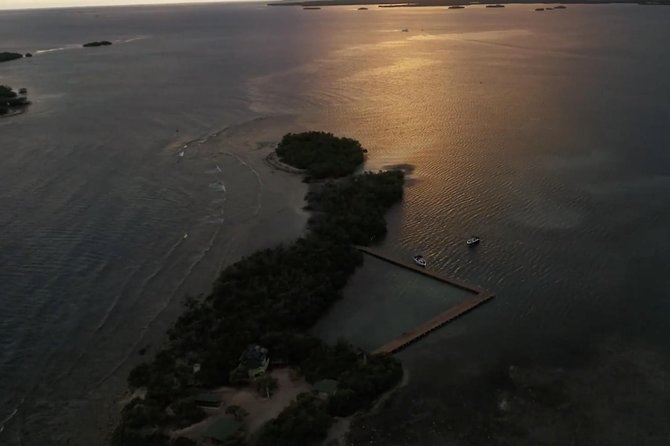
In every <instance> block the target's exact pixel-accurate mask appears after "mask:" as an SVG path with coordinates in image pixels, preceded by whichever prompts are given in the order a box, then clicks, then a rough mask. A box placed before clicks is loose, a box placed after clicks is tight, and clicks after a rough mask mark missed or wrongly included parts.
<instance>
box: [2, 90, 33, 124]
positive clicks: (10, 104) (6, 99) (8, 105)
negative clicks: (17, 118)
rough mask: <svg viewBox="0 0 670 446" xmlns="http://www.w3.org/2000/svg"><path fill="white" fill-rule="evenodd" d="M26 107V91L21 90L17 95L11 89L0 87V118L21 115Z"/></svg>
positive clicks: (28, 103)
mask: <svg viewBox="0 0 670 446" xmlns="http://www.w3.org/2000/svg"><path fill="white" fill-rule="evenodd" d="M28 105H30V101H28V90H26V89H25V88H21V89H20V90H19V92H18V93H17V92H15V91H14V89H12V87H8V86H6V85H0V117H3V116H13V115H16V114H20V113H23V111H25V108H26V107H27V106H28Z"/></svg>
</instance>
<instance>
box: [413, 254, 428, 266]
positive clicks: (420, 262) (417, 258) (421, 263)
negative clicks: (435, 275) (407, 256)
mask: <svg viewBox="0 0 670 446" xmlns="http://www.w3.org/2000/svg"><path fill="white" fill-rule="evenodd" d="M413 259H414V263H416V264H417V265H419V266H420V267H422V268H425V267H426V259H424V258H423V256H422V255H415V256H414V257H413Z"/></svg>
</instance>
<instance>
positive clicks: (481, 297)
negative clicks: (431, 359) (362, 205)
mask: <svg viewBox="0 0 670 446" xmlns="http://www.w3.org/2000/svg"><path fill="white" fill-rule="evenodd" d="M356 248H357V249H358V250H359V251H361V252H364V253H365V254H368V255H371V256H373V257H377V258H378V259H381V260H384V261H386V262H389V263H392V264H394V265H396V266H399V267H401V268H406V269H409V270H412V271H414V272H416V273H418V274H422V275H424V276H427V277H431V278H433V279H435V280H439V281H440V282H443V283H446V284H447V285H451V286H455V287H457V288H461V289H464V290H466V291H470V292H471V293H473V294H474V295H473V296H470V297H468V298H466V299H465V300H463V301H462V302H461V303H459V304H457V305H455V306H453V307H451V308H449V309H448V310H447V311H445V312H443V313H440V314H438V315H437V316H435V317H434V318H432V319H430V320H428V321H426V322H423V323H422V324H420V325H419V326H417V327H415V328H413V329H411V330H409V331H406V332H404V333H403V334H402V335H400V336H398V337H397V338H396V339H393V340H392V341H390V342H387V343H386V344H384V345H383V346H381V347H379V348H378V349H376V350H375V351H374V352H373V353H395V352H398V351H400V350H402V349H403V348H405V347H407V346H408V345H410V344H412V343H413V342H416V341H418V340H419V339H421V338H423V337H424V336H426V335H427V334H429V333H431V332H433V331H435V330H437V329H438V328H440V327H442V326H443V325H445V324H447V323H449V322H451V321H453V320H454V319H457V318H459V317H460V316H463V315H464V314H465V313H467V312H469V311H471V310H474V309H475V308H477V307H478V306H480V305H482V304H484V303H486V302H488V301H489V300H491V299H493V298H494V297H495V294H493V293H492V292H490V291H486V290H484V289H482V288H479V287H476V286H473V285H470V284H468V283H466V282H464V281H462V280H459V279H454V278H451V277H446V276H443V275H440V274H436V273H432V272H429V271H426V270H425V269H423V268H419V267H417V266H414V265H411V264H409V263H402V262H399V261H397V260H395V259H392V258H390V257H387V256H385V255H383V254H381V253H379V252H376V251H373V250H371V249H370V248H366V247H363V246H357V247H356Z"/></svg>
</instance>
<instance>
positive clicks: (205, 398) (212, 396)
mask: <svg viewBox="0 0 670 446" xmlns="http://www.w3.org/2000/svg"><path fill="white" fill-rule="evenodd" d="M193 401H194V402H195V404H197V405H198V406H202V407H220V406H221V398H220V397H219V395H217V394H216V393H211V392H203V393H199V394H197V395H196V396H195V398H193Z"/></svg>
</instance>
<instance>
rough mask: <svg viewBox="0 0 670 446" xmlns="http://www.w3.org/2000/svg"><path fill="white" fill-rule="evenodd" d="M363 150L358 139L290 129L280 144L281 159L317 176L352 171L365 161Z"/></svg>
mask: <svg viewBox="0 0 670 446" xmlns="http://www.w3.org/2000/svg"><path fill="white" fill-rule="evenodd" d="M364 152H365V151H364V150H363V148H362V147H361V144H360V143H359V142H358V141H356V140H354V139H350V138H338V137H337V136H334V135H333V134H332V133H325V132H305V133H289V134H287V135H285V136H284V137H283V138H282V140H281V142H280V143H279V145H278V146H277V155H279V159H281V160H282V161H283V162H284V163H286V164H289V165H291V166H293V167H297V168H298V169H304V170H306V171H307V173H308V174H309V175H310V176H312V177H314V178H328V177H331V178H337V177H343V176H346V175H349V174H351V173H352V172H353V171H354V170H355V169H356V168H357V167H358V166H360V165H361V164H362V163H363V153H364Z"/></svg>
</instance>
